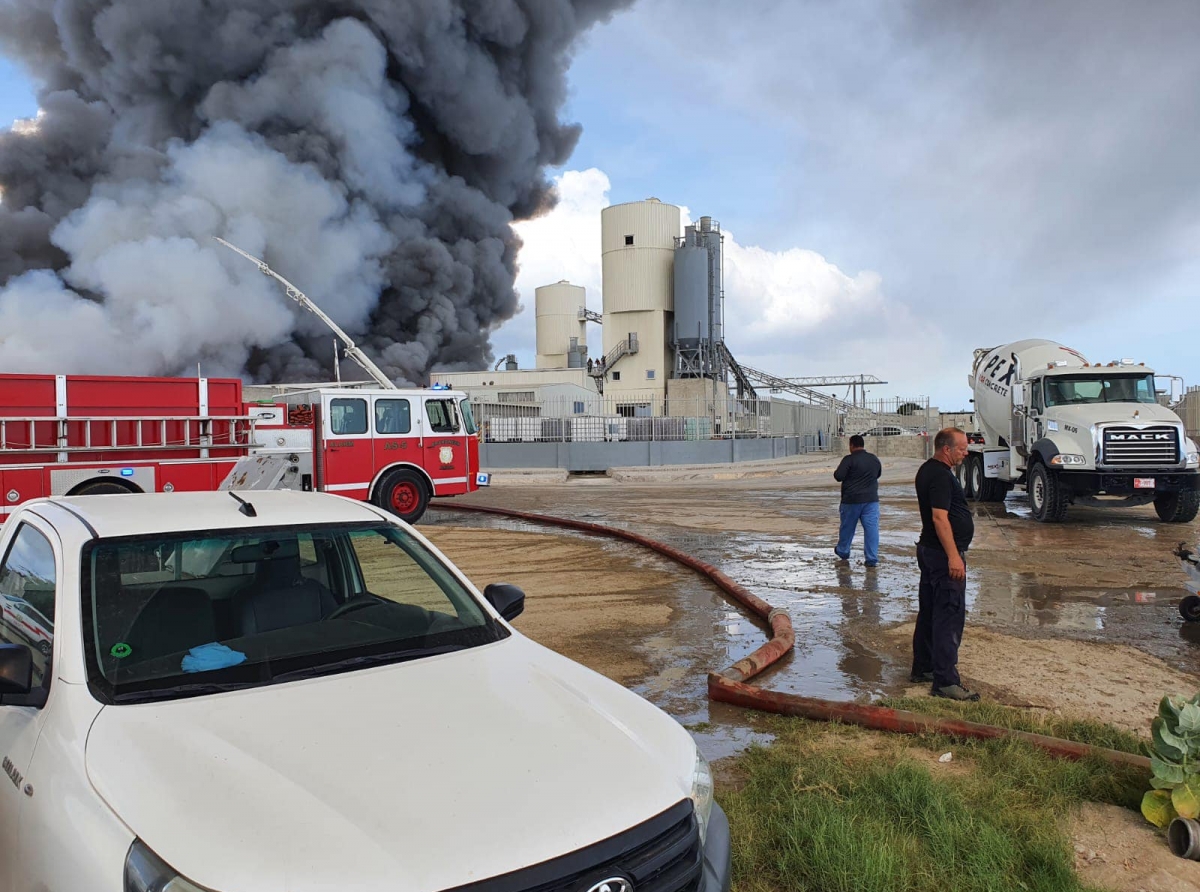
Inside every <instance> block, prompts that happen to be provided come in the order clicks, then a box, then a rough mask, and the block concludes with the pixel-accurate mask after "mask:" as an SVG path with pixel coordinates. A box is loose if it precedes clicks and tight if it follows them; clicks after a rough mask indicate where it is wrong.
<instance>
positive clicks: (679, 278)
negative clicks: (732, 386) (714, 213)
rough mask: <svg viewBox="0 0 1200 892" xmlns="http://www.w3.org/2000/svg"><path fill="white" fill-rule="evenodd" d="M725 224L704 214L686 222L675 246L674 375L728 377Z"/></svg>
mask: <svg viewBox="0 0 1200 892" xmlns="http://www.w3.org/2000/svg"><path fill="white" fill-rule="evenodd" d="M723 242H724V236H723V235H722V234H721V224H720V223H718V222H717V221H716V220H714V219H713V218H712V217H701V218H700V220H699V221H698V223H697V224H696V225H693V226H688V227H687V228H686V229H685V230H684V234H683V236H682V237H680V238H679V239H677V241H676V246H675V276H674V279H675V282H674V286H675V320H674V322H675V324H674V337H673V344H674V347H675V369H674V376H675V377H676V378H715V379H720V380H724V379H725V377H726V373H727V369H726V367H725V360H724V355H723V353H722V351H721V344H722V342H723V340H724V337H725V332H724V328H725V324H724V321H725V320H724V300H725V285H724V276H723V271H722V246H723Z"/></svg>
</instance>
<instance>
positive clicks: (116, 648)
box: [109, 641, 133, 660]
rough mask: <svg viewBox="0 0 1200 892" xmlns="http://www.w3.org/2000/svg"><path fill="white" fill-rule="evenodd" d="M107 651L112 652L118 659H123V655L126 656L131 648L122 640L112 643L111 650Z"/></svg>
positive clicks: (130, 651) (131, 651)
mask: <svg viewBox="0 0 1200 892" xmlns="http://www.w3.org/2000/svg"><path fill="white" fill-rule="evenodd" d="M109 653H110V654H112V655H113V656H114V657H116V658H117V659H118V660H123V659H125V657H127V656H129V655H130V654H131V653H133V648H132V647H130V646H129V645H128V644H126V643H125V642H124V641H118V642H117V643H116V644H114V645H113V646H112V650H110V651H109Z"/></svg>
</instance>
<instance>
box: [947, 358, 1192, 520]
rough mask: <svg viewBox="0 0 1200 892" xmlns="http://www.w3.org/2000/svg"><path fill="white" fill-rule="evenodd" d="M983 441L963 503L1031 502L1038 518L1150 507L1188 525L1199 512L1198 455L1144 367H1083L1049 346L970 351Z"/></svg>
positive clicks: (973, 451)
mask: <svg viewBox="0 0 1200 892" xmlns="http://www.w3.org/2000/svg"><path fill="white" fill-rule="evenodd" d="M968 383H969V384H970V386H971V390H972V391H973V392H974V403H975V418H976V420H977V424H978V428H979V433H980V434H981V435H982V436H977V437H972V438H970V439H972V440H976V441H978V440H982V442H973V443H971V444H970V446H969V448H970V453H969V455H968V456H967V460H966V461H965V462H963V464H962V466H961V468H960V474H961V478H962V483H963V488H964V490H965V491H966V493H967V496H968V498H972V499H975V500H977V501H981V502H1001V501H1003V500H1004V497H1005V496H1006V495H1007V494H1008V493H1009V491H1010V490H1011V489H1013V487H1023V488H1024V489H1025V490H1026V492H1027V493H1028V494H1029V507H1030V509H1031V511H1032V513H1033V516H1034V518H1035V519H1036V520H1038V521H1041V522H1044V523H1056V522H1059V521H1061V520H1063V519H1064V518H1065V517H1066V515H1067V509H1068V506H1070V505H1073V504H1091V505H1126V506H1133V505H1146V504H1149V503H1151V502H1153V504H1154V509H1155V511H1156V512H1157V513H1158V516H1159V519H1161V520H1163V521H1166V522H1167V523H1188V522H1190V521H1192V520H1194V519H1195V517H1196V514H1197V511H1200V454H1198V449H1197V446H1196V443H1195V442H1194V441H1192V440H1191V439H1189V438H1188V436H1187V434H1186V432H1185V430H1184V426H1183V422H1182V421H1181V420H1180V418H1179V416H1177V415H1176V414H1175V413H1174V412H1172V411H1171V410H1170V409H1168V408H1166V407H1165V406H1163V405H1160V403H1159V401H1158V393H1157V390H1156V388H1155V375H1154V372H1153V371H1152V370H1151V369H1148V368H1146V366H1145V365H1144V364H1135V363H1134V362H1133V361H1132V360H1121V361H1119V362H1110V363H1106V364H1101V363H1089V362H1088V361H1087V359H1085V358H1084V356H1083V355H1082V354H1080V353H1077V352H1076V351H1074V350H1072V349H1070V348H1069V347H1064V346H1063V345H1061V344H1056V343H1054V342H1053V341H1046V340H1025V341H1016V342H1014V343H1011V344H1003V345H1001V346H999V347H991V348H984V349H980V350H976V351H975V364H974V366H973V367H972V369H971V377H970V379H969V382H968Z"/></svg>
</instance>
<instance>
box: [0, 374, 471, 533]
mask: <svg viewBox="0 0 1200 892" xmlns="http://www.w3.org/2000/svg"><path fill="white" fill-rule="evenodd" d="M256 466H257V467H258V468H262V467H267V468H271V467H274V468H278V469H279V473H277V474H275V475H274V476H273V477H271V478H270V479H267V480H266V481H265V483H264V479H265V478H264V477H263V476H262V474H259V475H258V476H257V477H254V478H253V479H251V478H252V477H253V471H254V469H255V467H256ZM487 482H488V476H487V475H486V474H482V473H480V471H479V440H478V438H477V436H476V429H475V422H474V419H473V417H472V415H471V407H470V404H469V403H468V402H467V399H466V395H465V394H463V393H459V392H455V391H448V390H423V389H409V390H402V389H397V388H394V387H387V388H384V387H378V388H369V389H368V388H362V389H358V388H352V387H328V388H324V387H322V388H314V389H312V390H308V391H302V392H296V393H290V394H288V395H286V396H285V397H281V398H279V399H278V401H276V402H270V403H254V402H250V403H247V402H245V401H244V400H243V395H242V382H241V381H239V380H237V379H216V378H133V377H94V376H74V375H0V520H2V519H3V518H4V517H6V516H7V515H8V514H10V513H11V512H12V510H13V509H14V508H15V507H16V506H17V505H19V504H21V503H22V502H24V501H27V500H28V499H34V498H38V497H39V496H46V495H81V494H92V493H112V492H183V491H188V490H213V489H218V488H222V486H224V487H225V488H232V489H240V488H253V487H255V486H258V487H263V486H271V487H289V488H297V489H312V490H321V491H325V492H334V493H339V494H341V495H345V496H349V497H351V498H356V499H361V500H363V501H368V500H369V501H371V502H373V503H375V504H376V505H379V506H381V507H384V508H387V509H388V510H390V511H392V512H393V513H395V514H397V515H399V516H400V517H401V518H403V519H404V520H406V521H409V522H410V523H415V522H416V520H417V519H418V518H420V516H421V515H422V514H423V513H424V511H425V508H426V506H427V505H428V502H429V499H430V498H433V497H442V496H453V495H461V494H463V493H467V492H472V491H474V490H476V489H478V488H479V487H480V486H481V485H486V484H487Z"/></svg>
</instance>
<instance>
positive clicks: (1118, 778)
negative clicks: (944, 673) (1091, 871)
mask: <svg viewBox="0 0 1200 892" xmlns="http://www.w3.org/2000/svg"><path fill="white" fill-rule="evenodd" d="M924 702H927V701H924ZM774 730H775V733H776V735H777V736H776V740H775V742H774V743H773V744H772V745H771V746H770V747H755V748H752V749H751V750H749V751H747V752H746V753H745V754H743V755H742V756H740V757H738V759H737V760H736V771H737V774H738V775H739V783H738V785H737V789H736V790H719V791H718V797H717V798H718V800H719V801H720V802H721V804H722V806H723V807H724V808H725V810H726V812H727V813H728V814H729V819H730V823H731V826H732V831H733V845H734V887H735V889H736V890H737V892H783V890H788V892H805V890H830V892H840V890H844V892H876V890H878V892H885V890H886V892H946V890H950V889H953V890H954V892H974V890H995V892H1000V890H1013V889H1025V890H1038V892H1040V890H1045V892H1071V890H1083V889H1086V888H1087V887H1085V886H1082V885H1081V884H1080V883H1079V881H1078V880H1077V878H1076V876H1075V873H1074V870H1073V866H1072V865H1073V851H1072V848H1071V845H1070V841H1069V839H1068V836H1067V832H1066V819H1067V818H1069V816H1070V815H1071V814H1072V811H1073V809H1075V808H1076V807H1077V806H1078V805H1079V804H1081V803H1082V802H1085V801H1095V802H1106V803H1113V804H1117V805H1122V806H1125V807H1132V808H1136V807H1137V803H1138V801H1139V800H1140V798H1141V791H1142V789H1143V786H1144V784H1145V778H1144V777H1142V776H1141V774H1142V773H1141V772H1138V771H1135V770H1131V769H1128V768H1123V767H1114V766H1111V765H1109V764H1108V763H1107V762H1104V761H1102V760H1099V759H1090V760H1085V761H1082V762H1068V761H1064V760H1059V759H1055V758H1053V757H1051V756H1048V755H1046V754H1044V753H1042V752H1041V751H1039V750H1037V749H1034V748H1032V747H1030V746H1028V745H1025V744H1022V743H1019V742H1015V741H1000V740H992V741H970V742H964V741H950V740H948V739H946V738H941V737H939V736H937V735H928V736H924V737H916V738H913V737H904V736H900V735H888V734H877V733H872V732H867V731H863V730H861V729H857V728H849V727H845V726H839V725H825V724H820V723H812V722H805V721H803V720H800V719H778V720H777V721H776V722H775V723H774ZM1117 733H1120V732H1117ZM1114 739H1115V738H1114ZM946 751H952V752H953V753H954V761H953V762H952V763H950V764H949V765H941V764H938V763H936V762H935V757H936V755H937V754H938V753H941V752H946Z"/></svg>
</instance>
